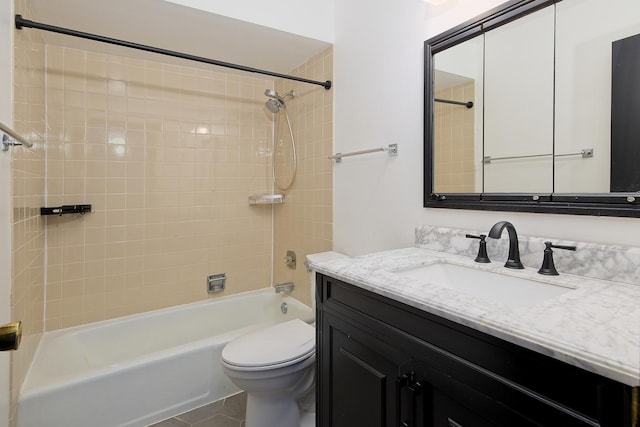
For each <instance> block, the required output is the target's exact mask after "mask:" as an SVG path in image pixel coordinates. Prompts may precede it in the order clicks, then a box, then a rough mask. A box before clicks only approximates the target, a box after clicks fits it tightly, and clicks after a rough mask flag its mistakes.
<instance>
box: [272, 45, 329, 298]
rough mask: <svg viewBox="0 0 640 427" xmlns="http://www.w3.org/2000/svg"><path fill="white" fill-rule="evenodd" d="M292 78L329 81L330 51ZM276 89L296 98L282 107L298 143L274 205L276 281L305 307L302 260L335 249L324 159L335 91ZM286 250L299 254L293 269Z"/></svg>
mask: <svg viewBox="0 0 640 427" xmlns="http://www.w3.org/2000/svg"><path fill="white" fill-rule="evenodd" d="M291 74H292V75H295V76H298V77H304V78H307V79H312V80H318V81H326V80H332V78H333V48H329V49H327V50H325V51H324V52H321V53H320V54H318V55H316V56H315V57H313V58H311V59H310V60H309V61H307V62H306V63H304V64H302V65H301V66H299V67H298V68H296V69H295V70H293V72H292V73H291ZM276 89H277V91H278V93H279V94H281V95H282V94H284V93H287V92H289V91H290V90H294V91H295V97H294V98H287V99H286V103H287V111H288V112H289V116H290V118H291V126H292V128H293V133H294V138H295V141H296V144H297V154H298V172H297V175H296V178H295V181H294V183H293V185H292V186H291V188H290V189H289V190H287V191H285V192H284V194H285V202H284V203H283V204H282V205H277V206H275V207H274V209H275V211H276V212H275V215H274V227H275V233H274V253H273V258H274V281H275V282H276V283H280V282H287V281H293V282H294V283H295V285H296V288H295V291H294V292H293V296H294V297H296V298H298V299H299V300H301V301H303V302H305V303H306V304H309V303H310V288H309V275H308V274H307V272H306V269H305V267H304V264H303V263H304V260H305V256H306V255H307V254H310V253H316V252H324V251H329V250H331V249H332V247H333V161H332V160H329V159H328V156H330V155H331V154H332V152H331V150H332V149H333V89H330V90H326V89H324V88H323V87H321V86H312V85H308V84H302V83H296V82H292V81H288V80H279V81H277V82H276ZM279 114H280V115H281V117H280V125H279V127H278V138H277V139H276V142H277V145H278V149H277V151H276V159H277V161H276V166H277V168H276V171H277V175H278V179H277V182H278V183H280V184H281V185H282V186H285V185H286V184H288V183H289V181H290V179H291V172H290V169H291V166H290V165H291V154H290V153H291V144H290V139H291V138H290V136H289V129H288V127H287V124H286V120H285V118H284V115H283V114H282V113H279ZM280 141H282V143H280ZM278 191H279V190H278ZM287 250H293V251H294V252H295V253H296V255H297V258H298V262H297V266H296V269H295V270H292V269H290V268H288V267H287V266H286V265H285V263H284V257H285V255H286V252H287Z"/></svg>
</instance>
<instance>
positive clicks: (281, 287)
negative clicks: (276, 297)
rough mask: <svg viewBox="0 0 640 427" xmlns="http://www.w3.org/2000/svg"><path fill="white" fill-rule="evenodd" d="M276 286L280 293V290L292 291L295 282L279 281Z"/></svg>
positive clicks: (277, 291)
mask: <svg viewBox="0 0 640 427" xmlns="http://www.w3.org/2000/svg"><path fill="white" fill-rule="evenodd" d="M274 287H275V288H276V293H277V294H279V293H280V292H291V291H292V290H293V287H294V285H293V282H284V283H277V284H276V285H275V286H274Z"/></svg>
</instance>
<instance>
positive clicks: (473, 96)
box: [424, 0, 640, 217]
mask: <svg viewBox="0 0 640 427" xmlns="http://www.w3.org/2000/svg"><path fill="white" fill-rule="evenodd" d="M424 75H425V116H424V125H425V126H424V134H425V141H424V147H425V159H424V161H425V163H424V165H425V167H424V183H425V186H424V192H425V194H424V206H425V207H429V208H431V207H441V208H462V209H489V210H502V211H526V212H540V213H567V214H583V215H606V216H626V217H640V2H639V1H637V0H610V1H606V2H603V1H601V0H556V1H551V0H545V1H542V0H528V1H527V0H516V1H509V2H506V3H505V4H503V5H502V6H500V7H498V8H496V9H493V10H491V11H489V12H487V13H485V14H483V15H481V16H478V17H476V18H474V19H472V20H471V21H468V22H466V23H464V24H462V25H459V26H457V27H455V28H453V29H451V30H449V31H447V32H445V33H443V34H440V35H439V36H436V37H434V38H431V39H430V40H427V41H426V42H425V74H424Z"/></svg>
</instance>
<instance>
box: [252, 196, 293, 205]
mask: <svg viewBox="0 0 640 427" xmlns="http://www.w3.org/2000/svg"><path fill="white" fill-rule="evenodd" d="M283 202H284V194H252V195H251V196H249V204H250V205H275V204H278V203H283Z"/></svg>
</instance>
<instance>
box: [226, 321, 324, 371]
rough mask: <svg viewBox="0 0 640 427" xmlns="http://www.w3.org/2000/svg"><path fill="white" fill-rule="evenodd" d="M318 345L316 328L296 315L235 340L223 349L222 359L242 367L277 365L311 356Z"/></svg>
mask: <svg viewBox="0 0 640 427" xmlns="http://www.w3.org/2000/svg"><path fill="white" fill-rule="evenodd" d="M315 346H316V341H315V328H314V327H312V326H310V325H309V324H307V323H305V322H303V321H302V320H300V319H293V320H289V321H287V322H283V323H278V324H276V325H272V326H268V327H265V328H262V329H258V330H256V331H253V332H249V333H247V334H245V335H243V336H241V337H239V338H237V339H235V340H233V341H231V342H230V343H229V344H227V345H226V346H225V348H224V349H223V350H222V362H223V363H224V364H225V365H226V366H228V367H229V368H230V369H234V370H238V371H263V370H269V369H276V368H281V367H285V366H289V365H293V364H295V363H298V362H300V361H302V360H305V359H307V358H309V357H311V356H312V355H314V354H315Z"/></svg>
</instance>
